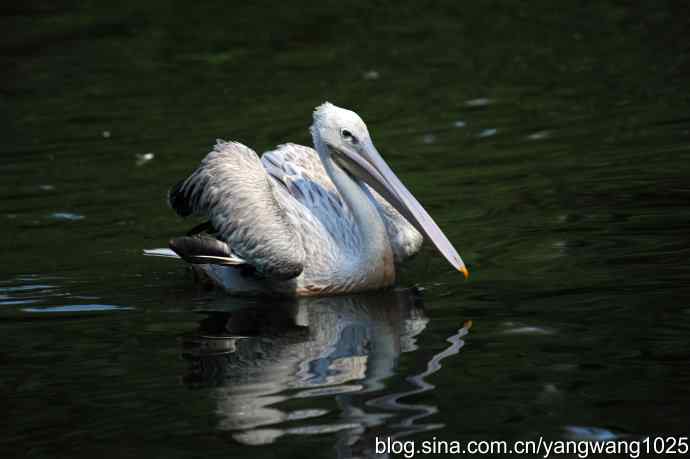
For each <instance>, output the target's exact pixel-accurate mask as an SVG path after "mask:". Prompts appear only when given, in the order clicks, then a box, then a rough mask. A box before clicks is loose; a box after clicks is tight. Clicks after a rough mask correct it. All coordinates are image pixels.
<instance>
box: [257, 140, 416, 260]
mask: <svg viewBox="0 0 690 459" xmlns="http://www.w3.org/2000/svg"><path fill="white" fill-rule="evenodd" d="M261 162H262V163H263V165H264V167H265V168H266V170H267V171H268V173H269V174H270V175H271V176H272V177H273V178H275V179H276V180H277V181H279V182H280V183H282V184H283V185H284V186H285V188H286V189H287V190H288V191H289V192H290V194H291V195H292V196H293V197H294V198H295V199H297V200H298V201H300V202H301V203H302V204H304V205H305V206H307V207H308V208H309V209H311V210H312V212H313V213H314V215H315V216H317V217H319V218H320V220H321V222H322V223H323V224H324V226H325V227H326V228H328V230H329V231H330V232H331V234H332V235H333V236H334V237H336V238H337V239H338V240H340V241H341V242H342V241H352V242H353V243H356V238H357V234H358V233H357V231H356V228H355V225H356V222H355V221H354V218H353V216H352V213H351V212H350V210H349V208H348V207H347V204H345V202H344V201H343V199H342V198H341V196H340V192H339V191H338V189H337V188H336V187H335V184H334V183H333V181H332V180H331V178H330V177H329V176H328V173H327V172H326V169H325V168H324V167H323V163H322V162H321V158H320V157H319V154H318V153H317V152H316V150H314V149H313V148H310V147H305V146H303V145H296V144H293V143H287V144H283V145H279V146H278V147H277V148H276V149H275V150H272V151H268V152H266V153H264V154H263V155H262V156H261ZM367 187H368V186H367ZM368 188H369V191H370V192H371V195H372V196H373V197H374V201H375V204H376V206H377V208H378V210H379V214H380V215H381V219H382V220H383V222H384V224H385V227H386V232H387V233H388V238H389V240H390V242H391V247H392V249H393V255H394V257H395V261H396V263H400V262H402V261H404V260H405V259H407V258H410V257H411V256H412V255H414V254H415V253H417V252H418V251H419V249H420V248H421V246H422V242H423V241H424V239H423V237H422V235H421V234H420V233H419V232H418V231H417V230H416V229H415V228H414V226H412V225H411V224H410V223H409V222H408V221H407V220H406V219H405V217H403V216H402V215H401V214H400V212H398V211H397V210H396V209H395V208H394V207H393V206H392V205H391V204H390V203H388V201H386V200H385V199H384V198H383V197H382V196H381V195H380V194H378V193H377V192H376V191H375V190H374V189H373V188H371V187H368Z"/></svg>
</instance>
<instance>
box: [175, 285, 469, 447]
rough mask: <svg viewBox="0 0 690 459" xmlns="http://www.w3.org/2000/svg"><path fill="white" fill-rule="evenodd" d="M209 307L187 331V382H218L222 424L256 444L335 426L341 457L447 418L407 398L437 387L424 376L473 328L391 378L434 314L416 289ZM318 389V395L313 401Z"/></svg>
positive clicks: (214, 384)
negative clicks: (430, 419)
mask: <svg viewBox="0 0 690 459" xmlns="http://www.w3.org/2000/svg"><path fill="white" fill-rule="evenodd" d="M205 314H206V317H205V318H204V319H203V320H201V322H200V327H199V330H198V332H197V333H195V334H193V335H190V336H187V337H185V338H184V339H183V355H184V357H185V358H186V359H187V360H188V361H189V364H190V365H189V372H188V374H187V375H186V376H185V383H186V384H187V385H188V386H189V387H191V388H198V387H206V388H208V387H211V388H212V390H213V397H214V399H215V403H216V414H217V415H218V417H219V425H218V428H219V429H220V430H223V431H228V432H229V433H230V434H231V435H232V437H233V438H234V439H235V440H236V441H238V442H240V443H244V444H254V445H259V444H267V443H273V442H275V441H276V440H277V439H279V438H280V437H282V436H284V435H308V434H323V433H335V434H336V445H335V447H336V449H337V450H338V456H339V457H352V456H361V455H369V454H372V453H373V451H372V450H373V446H374V437H375V436H379V437H382V436H389V437H394V438H399V437H401V436H405V435H409V434H411V433H415V432H419V431H423V430H431V429H435V428H438V427H441V426H440V425H438V424H423V423H420V422H419V421H420V420H421V419H422V418H425V417H427V416H430V415H431V414H433V413H436V412H437V411H438V409H437V408H436V407H435V406H430V405H423V404H412V403H405V402H404V401H403V400H402V399H404V398H405V397H407V396H410V395H413V394H419V393H422V392H426V391H429V390H433V389H434V386H433V385H431V384H430V383H428V382H427V381H426V380H425V378H426V377H427V376H429V375H431V374H433V373H435V372H436V371H438V370H439V369H440V368H441V364H440V362H441V360H442V359H443V358H445V357H448V356H450V355H454V354H456V353H457V352H458V351H459V350H460V348H461V347H462V345H463V341H462V339H461V338H462V336H464V335H465V334H466V333H467V329H466V328H461V329H460V330H459V331H458V333H457V334H455V335H453V336H452V337H450V338H448V342H449V343H450V345H449V346H448V347H447V348H446V349H444V350H443V351H442V352H440V353H439V354H436V355H434V356H433V357H432V358H431V360H429V362H427V365H426V369H425V370H423V371H421V372H419V373H418V374H412V375H398V376H399V378H390V377H391V376H394V375H395V374H396V372H397V371H398V369H397V368H396V367H397V362H398V358H399V356H400V354H402V353H406V352H413V351H415V350H416V349H417V345H416V339H417V336H418V335H419V334H420V333H421V332H422V331H424V329H425V328H426V325H427V323H428V320H429V319H428V318H427V317H426V316H425V314H424V309H423V306H422V301H421V297H420V295H419V294H418V293H417V292H415V291H413V290H397V291H388V292H381V293H377V294H370V295H357V296H340V297H325V298H304V299H299V300H296V301H293V302H290V303H279V304H270V305H269V304H267V305H265V306H257V305H252V306H251V307H244V308H240V309H237V310H233V311H232V312H219V311H211V312H205ZM401 379H404V381H401ZM387 384H391V385H394V386H395V387H394V388H393V387H387ZM314 397H316V398H320V400H318V401H316V400H315V401H314V402H307V403H305V401H306V399H307V398H314ZM294 407H296V408H294Z"/></svg>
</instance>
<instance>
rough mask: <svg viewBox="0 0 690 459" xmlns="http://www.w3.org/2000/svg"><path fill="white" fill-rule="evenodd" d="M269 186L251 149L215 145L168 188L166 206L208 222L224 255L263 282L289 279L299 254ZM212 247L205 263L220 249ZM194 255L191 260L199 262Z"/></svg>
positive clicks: (294, 236)
mask: <svg viewBox="0 0 690 459" xmlns="http://www.w3.org/2000/svg"><path fill="white" fill-rule="evenodd" d="M274 186H276V185H275V184H274V182H273V181H272V180H271V179H270V178H269V176H268V174H267V173H266V170H265V169H264V168H263V166H262V164H261V161H260V160H259V157H258V156H257V155H256V153H255V152H254V151H253V150H251V149H250V148H248V147H246V146H244V145H242V144H240V143H237V142H225V141H222V140H218V141H217V143H216V146H215V147H214V149H213V151H212V152H210V153H209V154H208V155H207V156H206V157H205V158H204V159H203V161H202V162H201V164H200V165H199V167H198V168H197V169H196V170H195V171H194V172H193V173H192V174H191V175H190V176H189V177H188V178H186V179H185V180H183V181H181V182H180V183H178V184H177V185H176V186H175V187H173V189H172V190H171V191H170V193H169V195H168V201H169V203H170V206H171V207H172V208H173V209H174V210H175V211H176V212H177V213H178V214H179V215H181V216H183V217H186V216H188V215H198V216H201V217H204V218H208V220H209V222H210V223H211V225H212V227H213V228H214V229H215V230H216V231H217V238H218V239H219V240H220V241H222V242H224V243H227V246H228V250H227V254H228V255H229V256H232V257H236V258H239V259H241V260H243V261H244V262H245V263H247V264H250V265H251V266H253V267H254V268H256V269H257V270H258V271H259V272H260V273H262V274H264V275H266V276H268V277H274V278H277V279H290V278H293V277H296V276H298V275H299V274H300V273H301V272H302V269H303V262H304V249H303V247H302V245H301V242H300V239H299V237H298V235H297V234H296V231H295V229H294V228H293V226H292V225H291V223H290V222H289V220H288V219H287V217H286V215H285V211H284V209H283V208H282V206H281V205H280V204H279V203H278V202H277V201H276V198H275V194H274V193H275V191H276V190H274ZM197 245H198V244H197ZM209 247H211V245H209ZM213 247H214V248H215V249H214V250H211V251H210V253H208V254H207V255H208V258H207V259H208V260H213V258H212V257H217V256H218V253H217V250H218V248H219V247H220V246H219V245H218V244H213ZM223 251H224V248H222V247H221V252H223ZM198 252H199V250H195V256H196V257H202V258H201V259H202V260H203V259H204V258H203V256H204V254H203V253H198ZM230 254H232V255H230Z"/></svg>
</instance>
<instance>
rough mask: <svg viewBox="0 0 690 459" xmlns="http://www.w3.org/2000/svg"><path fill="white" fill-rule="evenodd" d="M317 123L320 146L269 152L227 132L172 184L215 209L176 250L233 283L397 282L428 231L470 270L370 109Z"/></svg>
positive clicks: (350, 286)
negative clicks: (376, 133) (391, 161)
mask: <svg viewBox="0 0 690 459" xmlns="http://www.w3.org/2000/svg"><path fill="white" fill-rule="evenodd" d="M310 131H311V135H312V139H313V142H314V148H313V149H312V148H309V147H305V146H301V145H296V144H291V143H288V144H283V145H280V146H278V147H277V148H276V149H274V150H271V151H268V152H266V153H264V154H263V155H262V156H261V157H260V158H259V156H258V155H257V154H256V153H255V152H254V151H253V150H251V149H250V148H248V147H246V146H245V145H242V144H241V143H238V142H226V141H223V140H218V141H217V143H216V145H215V147H214V149H213V151H211V152H210V153H209V154H208V155H207V156H206V157H205V158H204V159H203V160H202V161H201V164H200V165H199V166H198V167H197V169H196V170H195V171H194V172H193V173H192V174H191V175H190V176H189V177H187V178H186V179H184V180H182V181H181V182H179V183H178V184H177V185H175V186H174V187H173V188H172V189H171V190H170V192H169V194H168V202H169V204H170V206H171V207H172V208H173V209H174V210H175V211H176V212H177V214H179V215H180V216H182V217H187V216H190V215H195V216H199V217H203V218H205V219H207V220H208V221H207V222H206V223H204V224H202V225H198V226H197V227H195V228H194V229H193V230H192V231H190V232H189V233H188V234H187V236H182V237H177V238H174V239H172V240H171V241H170V249H171V250H172V252H170V251H167V253H168V254H169V256H176V257H179V258H182V259H184V260H186V261H187V262H189V263H192V265H193V267H194V268H195V271H197V272H199V273H202V274H203V276H204V277H205V278H206V279H208V280H210V282H211V283H212V284H215V285H217V286H220V287H222V288H223V289H225V290H226V291H227V292H228V293H234V294H248V293H249V294H278V295H288V296H315V295H329V294H340V293H349V292H359V291H365V290H373V289H381V288H385V287H389V286H391V285H393V284H394V283H395V279H396V270H397V268H398V266H399V265H400V263H402V262H403V261H404V260H406V259H408V258H410V257H411V256H412V255H414V254H415V253H416V252H418V251H419V249H420V247H421V245H422V242H423V239H424V237H426V238H427V239H428V240H429V241H431V242H432V243H433V244H434V245H435V246H436V248H437V249H438V250H439V252H441V254H442V255H443V256H444V257H445V258H446V259H447V260H448V261H449V262H450V264H451V265H452V266H453V267H454V268H455V269H457V270H458V271H460V272H461V273H463V274H464V276H465V278H467V276H468V272H467V268H466V267H465V264H464V263H463V261H462V258H460V255H458V253H457V251H456V250H455V248H453V246H452V244H451V243H450V242H449V241H448V239H447V238H446V236H445V235H444V234H443V232H442V231H441V229H440V228H439V227H438V226H437V225H436V223H435V222H434V220H433V219H432V218H431V217H430V216H429V214H428V213H427V212H426V211H425V210H424V208H423V207H422V206H421V204H420V203H419V202H418V201H417V200H416V199H415V198H414V196H412V194H411V193H410V192H409V191H408V190H407V188H405V186H404V185H403V184H402V182H401V181H400V180H399V179H398V178H397V177H396V175H395V174H394V173H393V171H392V170H391V168H390V167H389V166H388V165H387V164H386V162H385V161H384V160H383V158H382V157H381V155H380V154H379V153H378V151H377V150H376V147H374V144H373V142H372V140H371V136H370V135H369V131H368V129H367V126H366V124H364V121H362V119H361V118H360V117H359V115H357V114H356V113H355V112H353V111H350V110H346V109H344V108H340V107H337V106H335V105H333V104H331V103H329V102H326V103H324V104H322V105H320V106H318V107H316V109H315V110H314V114H313V123H312V125H311V128H310ZM173 252H174V253H173ZM149 254H152V255H155V254H158V255H165V254H163V253H160V252H159V253H149Z"/></svg>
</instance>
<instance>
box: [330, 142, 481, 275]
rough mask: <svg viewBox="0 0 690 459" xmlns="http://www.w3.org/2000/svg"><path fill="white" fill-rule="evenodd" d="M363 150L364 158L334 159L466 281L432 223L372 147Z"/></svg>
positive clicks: (344, 154)
mask: <svg viewBox="0 0 690 459" xmlns="http://www.w3.org/2000/svg"><path fill="white" fill-rule="evenodd" d="M362 147H363V151H364V153H365V154H366V158H364V157H363V155H360V154H358V153H356V152H350V151H343V150H335V149H334V152H335V153H336V154H335V155H333V158H334V159H335V160H336V161H337V162H338V164H340V166H341V167H344V168H345V169H346V170H348V171H349V172H350V173H351V174H353V175H355V176H357V177H359V178H361V179H362V180H364V181H365V182H366V183H367V184H369V185H370V186H371V187H372V188H374V189H375V190H376V191H377V192H378V193H379V194H380V195H381V196H383V197H384V198H385V199H386V200H387V201H388V202H389V203H390V204H391V205H392V206H393V207H395V208H396V209H397V210H398V212H400V213H401V214H402V215H403V216H404V217H405V218H406V219H407V221H409V222H410V223H411V224H412V225H413V226H414V227H415V228H416V229H417V230H418V231H419V232H420V233H422V234H423V235H424V236H425V237H426V238H427V239H429V240H430V241H431V242H432V243H433V244H434V245H435V246H436V248H437V249H438V251H439V252H441V254H442V255H443V256H444V257H445V258H446V260H448V262H450V264H451V265H453V267H454V268H455V269H457V270H458V271H460V272H461V273H463V275H464V276H465V279H467V277H468V276H469V272H468V271H467V267H466V266H465V263H464V262H463V261H462V258H460V255H458V252H457V251H456V250H455V248H454V247H453V245H452V244H451V243H450V241H449V240H448V238H447V237H446V235H445V234H443V231H441V228H439V227H438V225H437V224H436V222H435V221H434V219H433V218H431V216H430V215H429V214H428V213H427V211H426V210H424V207H422V205H421V204H420V203H419V201H417V199H416V198H415V197H414V196H413V195H412V193H410V191H409V190H408V189H407V188H406V187H405V185H403V184H402V182H401V181H400V179H399V178H398V177H397V176H396V175H395V173H393V171H392V170H391V168H390V167H388V164H386V162H385V161H384V160H383V158H382V157H381V155H380V154H379V152H378V151H377V150H376V147H374V144H373V143H371V141H370V140H367V141H366V143H364V144H363V145H362Z"/></svg>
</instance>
